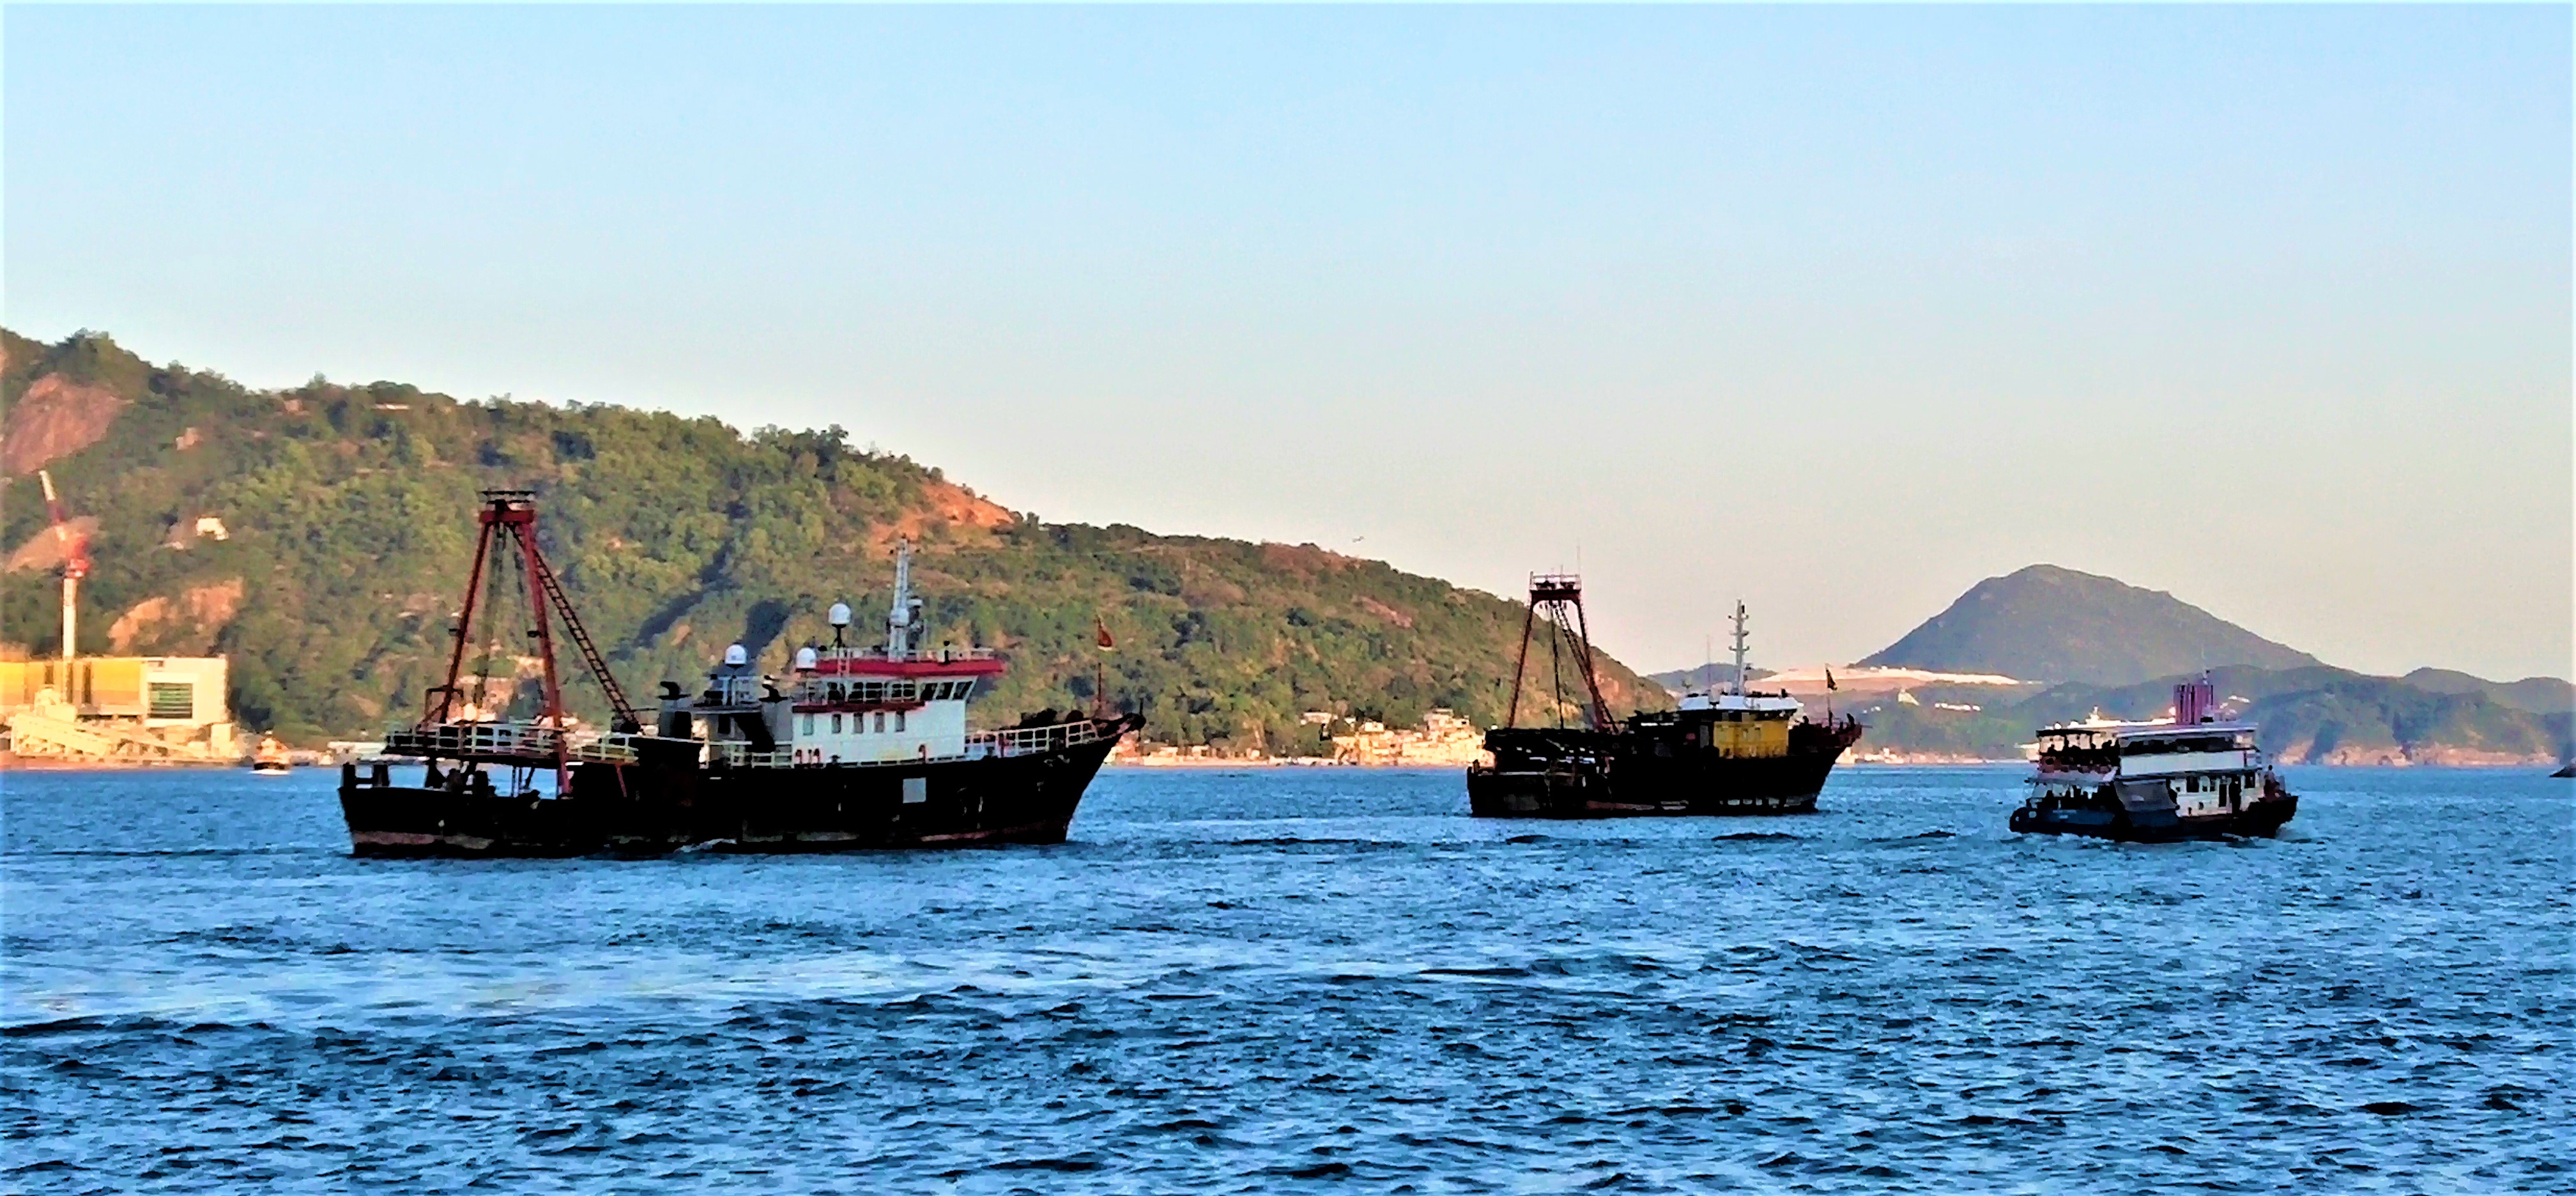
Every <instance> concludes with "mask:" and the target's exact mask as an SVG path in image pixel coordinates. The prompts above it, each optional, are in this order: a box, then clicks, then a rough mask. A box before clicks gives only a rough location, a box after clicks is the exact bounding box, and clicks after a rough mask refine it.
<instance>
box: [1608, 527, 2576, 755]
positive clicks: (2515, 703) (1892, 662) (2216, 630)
mask: <svg viewBox="0 0 2576 1196" xmlns="http://www.w3.org/2000/svg"><path fill="white" fill-rule="evenodd" d="M2131 620H2137V621H2138V622H2137V624H2136V626H2137V627H2138V631H2137V633H2136V634H2134V635H2131V634H2124V633H2123V629H2125V628H2128V627H2130V626H2131V623H2130V621H2131ZM2230 658H2254V660H2253V663H2248V662H2247V661H2246V660H2243V659H2237V660H2234V661H2232V662H2231V659H2230ZM2265 660H2268V661H2273V662H2280V663H2272V664H2264V663H2261V662H2262V661H2265ZM1860 663H1861V664H1864V665H1886V666H1896V667H1913V668H1923V669H1937V670H1940V671H1944V672H1963V673H2003V674H2007V675H2011V676H2015V677H2023V678H2032V679H2053V680H2056V681H2057V682H2058V683H2057V684H2054V685H2051V686H2049V687H2048V688H2046V689H2043V690H2041V691H2039V692H2037V693H2031V692H2029V691H2027V690H2023V691H2020V692H2015V691H2012V690H2009V689H1999V688H1996V687H1991V686H1970V685H1941V684H1930V685H1921V686H1915V687H1913V688H1912V690H1911V692H1910V696H1911V697H1912V698H1913V699H1914V700H1913V701H1912V702H1905V701H1899V700H1897V699H1895V698H1892V697H1886V698H1882V697H1875V696H1873V697H1868V698H1863V697H1860V696H1858V695H1850V696H1848V697H1847V698H1846V700H1845V702H1844V703H1843V704H1842V706H1841V708H1842V709H1847V710H1852V711H1854V712H1857V713H1859V714H1860V716H1861V718H1862V721H1863V722H1865V723H1867V724H1868V725H1869V728H1870V730H1869V734H1868V736H1867V738H1865V739H1864V740H1863V741H1862V749H1863V750H1865V751H1893V752H1898V753H1904V754H1912V755H1921V756H1944V757H1973V758H1982V759H2009V758H2012V757H2015V756H2017V755H2019V751H2020V745H2021V744H2023V743H2026V742H2028V741H2029V740H2030V737H2031V733H2032V732H2033V731H2034V730H2035V729H2037V728H2038V727H2040V726H2043V725H2046V724H2048V723H2053V722H2062V721H2067V720H2071V719H2080V718H2084V717H2087V716H2088V715H2091V714H2094V713H2096V712H2100V713H2103V714H2106V715H2109V716H2111V717H2114V718H2124V719H2148V718H2155V717H2159V716H2162V715H2165V714H2167V713H2170V710H2171V705H2172V692H2173V686H2174V684H2175V683H2176V682H2177V681H2180V680H2182V679H2184V678H2187V677H2190V676H2194V675H2197V674H2198V673H2200V672H2201V671H2202V670H2203V669H2204V668H2207V669H2209V670H2211V673H2212V677H2213V679H2214V680H2215V681H2216V683H2217V685H2218V689H2219V693H2220V695H2221V696H2222V697H2224V698H2227V699H2229V700H2230V701H2229V704H2230V707H2231V709H2232V710H2233V711H2234V713H2235V714H2236V715H2237V716H2238V717H2242V718H2244V719H2246V720H2248V721H2251V722H2254V723H2256V724H2258V725H2260V726H2261V728H2262V737H2263V743H2264V746H2265V747H2266V748H2267V749H2268V750H2270V751H2272V752H2274V753H2275V754H2277V755H2278V756H2279V758H2281V759H2282V760H2284V761H2287V762H2291V763H2339V764H2400V763H2411V764H2531V763H2540V762H2544V761H2553V760H2564V759H2567V758H2569V756H2570V755H2571V754H2576V742H2571V741H2576V714H2571V712H2570V710H2571V707H2572V706H2576V686H2571V685H2570V684H2569V683H2568V682H2566V681H2562V680H2559V679H2557V678H2553V677H2528V678H2524V679H2522V680H2520V681H2513V682H2496V681H2488V680H2485V679H2483V678H2479V677H2474V676H2471V675H2469V674H2467V673H2462V672H2456V671H2453V670H2446V669H2429V668H2428V669H2418V670H2416V671H2414V672H2412V673H2409V674H2407V675H2406V676H2404V677H2402V678H2401V677H2374V676H2369V675H2366V674H2362V673H2356V672H2353V671H2351V670H2348V669H2340V668H2335V667H2332V666H2329V665H2325V664H2323V663H2320V662H2318V661H2317V660H2316V659H2315V658H2314V657H2311V656H2309V655H2308V654H2306V653H2304V652H2299V651H2297V650H2295V649H2292V648H2289V647H2287V646H2284V645H2282V644H2278V643H2275V642H2273V641H2271V640H2267V639H2264V638H2263V637H2261V636H2257V635H2255V634H2253V633H2252V632H2249V631H2246V630H2244V629H2243V628H2240V627H2237V626H2235V625H2233V624H2230V623H2227V622H2225V621H2224V620H2221V619H2218V618H2217V617H2216V616H2213V615H2210V614H2209V613H2208V612H2206V611H2203V610H2201V609H2200V608H2198V607H2195V606H2192V605H2190V604H2188V603H2185V602H2183V601H2181V600H2180V599H2177V598H2175V597H2173V596H2172V595H2170V594H2165V593H2161V592H2157V591H2152V590H2144V589H2140V588H2138V587H2135V586H2130V585H2126V584H2124V583H2121V582H2119V581H2116V580H2114V579H2111V578H2107V577H2097V576H2094V575H2092V574H2086V573H2078V572H2075V571H2073V570H2069V569H2060V568H2057V567H2055V566H2050V565H2033V566H2030V567H2029V568H2026V569H2022V570H2020V571H2018V572H2015V573H2013V574H2010V575H2008V576H2005V577H1998V578H1988V579H1986V580H1985V581H1982V582H1979V583H1978V584H1977V585H1976V586H1975V587H1973V588H1971V589H1970V590H1969V591H1968V592H1967V593H1966V594H1963V595H1962V596H1961V597H1960V598H1959V600H1958V601H1956V602H1953V603H1952V604H1951V605H1950V607H1949V608H1948V609H1946V610H1944V611H1943V612H1942V613H1941V614H1939V615H1936V616H1934V617H1933V618H1932V619H1931V620H1928V621H1926V622H1925V623H1923V624H1922V625H1921V626H1919V627H1917V628H1915V629H1914V630H1913V631H1912V632H1909V633H1908V634H1907V635H1906V636H1905V637H1904V638H1903V639H1900V640H1898V641H1897V643H1896V644H1894V645H1891V646H1890V647H1889V648H1888V649H1887V650H1886V651H1883V652H1880V653H1879V654H1877V655H1875V656H1872V657H1870V658H1869V659H1867V660H1864V661H1861V662H1860ZM2151 665H2160V666H2162V667H2163V668H2164V671H2163V672H2162V673H2159V674H2152V675H2150V676H2148V677H2143V678H2140V677H2133V676H2132V675H2133V674H2135V673H2137V672H2138V671H2139V670H2141V669H2144V668H2147V667H2150V666H2151ZM1671 675H1674V674H1657V675H1656V676H1657V678H1658V679H1661V678H1663V677H1666V676H1671ZM2070 677H2071V678H2074V679H2072V680H2069V679H2068V678H2070ZM2086 677H2111V678H2115V680H2111V681H2100V680H2085V679H2084V678H2086Z"/></svg>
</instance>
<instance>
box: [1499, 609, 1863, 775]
mask: <svg viewBox="0 0 2576 1196" xmlns="http://www.w3.org/2000/svg"><path fill="white" fill-rule="evenodd" d="M1734 622H1735V643H1734V647H1735V683H1734V684H1733V685H1732V686H1731V687H1729V688H1728V689H1726V690H1723V691H1721V690H1719V689H1718V688H1717V686H1716V684H1715V683H1714V679H1712V681H1711V684H1710V685H1709V688H1708V689H1707V690H1705V691H1703V692H1698V693H1691V694H1685V695H1683V697H1682V699H1681V701H1680V703H1679V704H1678V708H1677V709H1674V710H1670V711H1655V712H1648V713H1642V714H1637V715H1634V716H1631V717H1630V718H1629V719H1628V720H1627V721H1626V723H1625V724H1622V723H1620V722H1619V721H1618V720H1616V719H1614V718H1612V717H1611V715H1610V707H1609V704H1608V703H1607V702H1605V701H1603V700H1602V697H1601V683H1600V680H1599V678H1598V677H1597V676H1596V674H1595V673H1594V671H1593V665H1592V637H1591V631H1590V628H1589V627H1588V626H1587V625H1586V623H1585V620H1584V614H1583V583H1582V581H1581V580H1580V579H1579V578H1576V577H1573V576H1571V575H1567V574H1546V575H1541V576H1536V577H1532V578H1531V579H1530V609H1529V615H1528V616H1527V618H1526V619H1525V620H1524V621H1523V623H1522V626H1521V650H1520V664H1519V665H1518V666H1516V667H1515V668H1514V669H1513V674H1512V698H1511V705H1510V709H1509V712H1508V713H1507V714H1506V715H1505V718H1504V723H1503V725H1502V726H1500V727H1496V728H1494V729H1493V730H1490V731H1487V732H1486V733H1485V750H1486V753H1487V754H1488V755H1489V756H1490V757H1491V759H1490V760H1489V761H1480V762H1478V763H1477V764H1475V765H1473V766H1471V767H1470V768H1468V770H1467V804H1468V809H1469V810H1470V811H1471V812H1472V813H1474V814H1476V815H1477V816H1479V817H1487V818H1617V817H1629V816H1638V815H1657V814H1663V815H1690V814H1803V813H1810V812H1813V811H1814V810H1815V808H1816V795H1817V794H1818V793H1819V792H1821V791H1822V790H1823V789H1824V787H1825V778H1826V777H1827V776H1828V775H1830V774H1831V773H1832V772H1833V768H1834V761H1835V760H1836V759H1838V758H1839V757H1840V756H1841V755H1842V753H1843V751H1844V749H1846V748H1849V747H1850V746H1851V745H1852V744H1853V743H1855V742H1857V741H1858V740H1859V739H1860V735H1861V727H1860V724H1859V723H1858V722H1857V721H1855V720H1853V719H1852V718H1850V717H1849V716H1844V717H1843V718H1840V719H1836V718H1834V717H1833V716H1832V715H1831V713H1828V714H1827V715H1826V717H1825V719H1824V721H1822V722H1818V721H1815V720H1811V719H1807V718H1803V717H1801V715H1802V713H1803V711H1804V707H1803V706H1802V705H1800V703H1799V702H1798V701H1797V700H1796V699H1794V698H1791V697H1790V696H1789V695H1788V694H1787V693H1785V692H1783V693H1778V694H1763V693H1756V692H1753V691H1750V690H1748V689H1747V688H1746V687H1745V678H1746V669H1745V663H1744V653H1745V644H1746V637H1745V611H1744V604H1743V603H1741V602H1738V603H1736V605H1735V619H1734ZM1539 634H1544V635H1545V636H1546V637H1547V651H1548V667H1549V673H1550V676H1551V678H1552V679H1554V689H1555V693H1556V698H1555V701H1554V703H1553V706H1554V710H1555V718H1556V721H1557V723H1558V725H1557V726H1553V727H1523V726H1521V725H1519V723H1520V691H1521V683H1522V679H1523V676H1524V675H1525V674H1526V673H1527V671H1528V668H1529V663H1530V644H1531V641H1532V639H1533V638H1534V637H1535V636H1536V635H1539ZM1569 666H1570V667H1571V669H1572V671H1573V672H1574V673H1575V674H1576V675H1577V677H1578V678H1579V679H1580V681H1581V682H1582V685H1583V691H1582V694H1581V697H1582V698H1583V699H1584V701H1583V702H1582V703H1581V704H1580V714H1581V717H1582V719H1583V725H1580V726H1573V727H1569V726H1565V725H1564V719H1565V715H1566V713H1567V712H1568V711H1569V709H1570V708H1572V707H1574V706H1576V705H1577V704H1576V703H1572V702H1568V701H1567V700H1566V693H1565V685H1564V676H1565V673H1566V672H1567V670H1568V668H1569Z"/></svg>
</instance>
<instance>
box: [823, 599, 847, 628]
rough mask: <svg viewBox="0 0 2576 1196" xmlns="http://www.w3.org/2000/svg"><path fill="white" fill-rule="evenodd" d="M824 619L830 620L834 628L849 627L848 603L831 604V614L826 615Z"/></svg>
mask: <svg viewBox="0 0 2576 1196" xmlns="http://www.w3.org/2000/svg"><path fill="white" fill-rule="evenodd" d="M825 617H826V618H829V619H830V620H832V626H834V627H847V626H849V625H850V604H849V603H847V602H835V603H833V604H832V613H831V614H829V615H827V616H825Z"/></svg>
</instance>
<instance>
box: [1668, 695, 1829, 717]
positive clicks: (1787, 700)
mask: <svg viewBox="0 0 2576 1196" xmlns="http://www.w3.org/2000/svg"><path fill="white" fill-rule="evenodd" d="M1678 705H1679V706H1680V708H1681V709H1683V710H1750V711H1755V712H1757V713H1773V714H1796V713H1797V712H1799V711H1801V710H1804V709H1806V707H1805V706H1802V705H1800V704H1799V703H1798V700H1797V699H1796V698H1792V697H1789V696H1788V695H1786V694H1781V695H1767V694H1724V693H1722V694H1683V695H1682V700H1681V701H1680V703H1678Z"/></svg>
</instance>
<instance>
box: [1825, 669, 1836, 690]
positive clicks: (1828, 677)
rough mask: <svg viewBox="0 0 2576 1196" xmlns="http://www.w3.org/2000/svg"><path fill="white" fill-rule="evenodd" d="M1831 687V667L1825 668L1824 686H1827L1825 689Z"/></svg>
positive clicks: (1832, 673)
mask: <svg viewBox="0 0 2576 1196" xmlns="http://www.w3.org/2000/svg"><path fill="white" fill-rule="evenodd" d="M1833 687H1834V671H1833V670H1832V669H1826V670H1825V688H1827V689H1832V688H1833Z"/></svg>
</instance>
